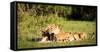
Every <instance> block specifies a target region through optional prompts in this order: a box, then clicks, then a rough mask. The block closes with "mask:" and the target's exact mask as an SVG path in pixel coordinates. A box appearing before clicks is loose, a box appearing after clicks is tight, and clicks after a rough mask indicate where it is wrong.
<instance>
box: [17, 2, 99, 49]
mask: <svg viewBox="0 0 100 52" xmlns="http://www.w3.org/2000/svg"><path fill="white" fill-rule="evenodd" d="M17 16H18V19H17V20H18V22H17V23H18V27H17V29H18V32H17V33H18V48H19V49H22V48H41V47H58V46H76V45H93V44H96V18H97V7H95V6H74V5H73V6H70V5H49V4H26V3H18V4H17ZM48 24H56V25H58V26H59V27H60V28H61V29H62V30H64V31H65V32H86V33H87V34H88V39H87V40H84V41H73V42H62V43H58V42H52V43H38V42H34V41H32V39H35V38H41V37H42V33H41V30H43V29H44V28H45V27H46V26H47V25H48Z"/></svg>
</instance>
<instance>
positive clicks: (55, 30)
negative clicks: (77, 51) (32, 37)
mask: <svg viewBox="0 0 100 52" xmlns="http://www.w3.org/2000/svg"><path fill="white" fill-rule="evenodd" d="M42 33H43V35H42V36H43V39H42V40H44V39H45V41H47V40H50V41H61V42H62V41H74V40H84V39H85V38H86V37H87V34H86V33H85V32H64V31H62V30H61V29H60V28H59V27H58V26H56V25H55V24H50V25H48V26H47V28H45V30H43V31H42ZM46 37H47V38H46Z"/></svg>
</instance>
